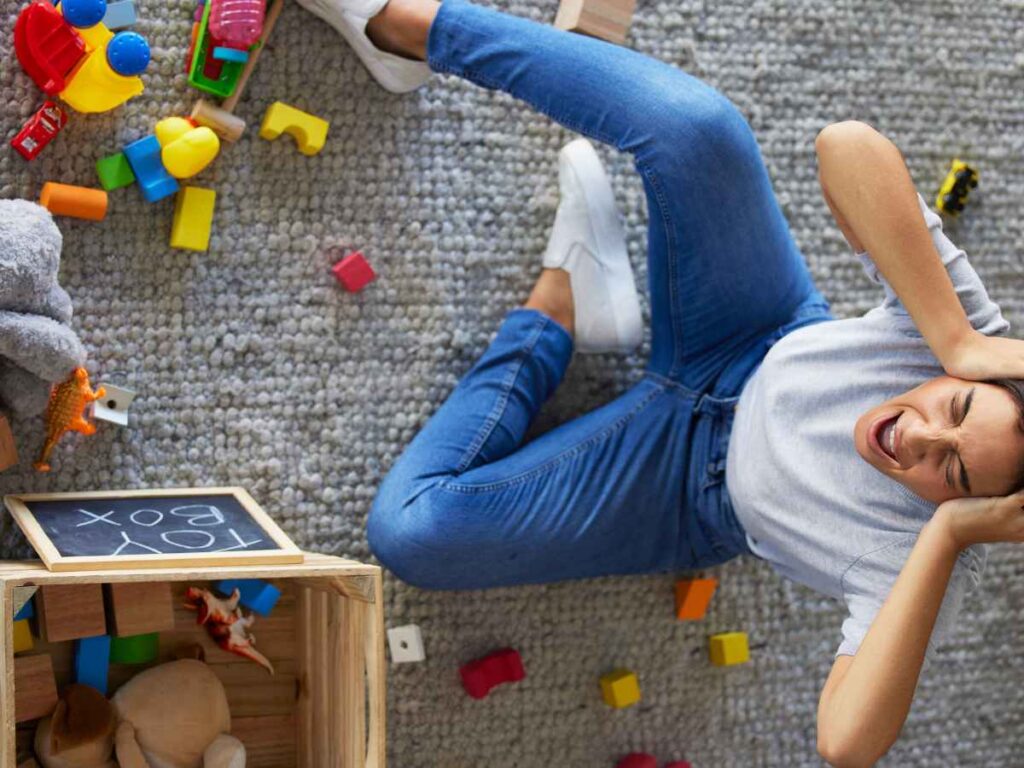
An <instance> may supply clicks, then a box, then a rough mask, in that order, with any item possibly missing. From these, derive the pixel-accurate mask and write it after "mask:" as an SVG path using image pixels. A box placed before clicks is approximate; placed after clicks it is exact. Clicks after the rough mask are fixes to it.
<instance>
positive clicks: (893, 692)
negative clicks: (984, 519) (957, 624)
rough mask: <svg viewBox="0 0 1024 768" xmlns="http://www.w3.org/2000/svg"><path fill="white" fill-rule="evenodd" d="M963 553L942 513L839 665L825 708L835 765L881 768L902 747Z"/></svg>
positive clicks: (824, 733)
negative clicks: (931, 642) (904, 730)
mask: <svg viewBox="0 0 1024 768" xmlns="http://www.w3.org/2000/svg"><path fill="white" fill-rule="evenodd" d="M959 551H960V547H959V546H958V545H957V543H956V540H955V539H954V538H953V536H952V535H951V533H950V529H949V526H948V524H947V523H946V518H945V517H944V516H940V515H938V514H936V516H935V517H933V518H932V520H931V521H929V522H928V523H927V524H926V525H925V526H924V528H923V529H922V530H921V534H920V536H918V539H917V543H916V544H915V545H914V548H913V550H912V551H911V553H910V557H908V558H907V562H906V564H904V566H903V569H902V570H901V571H900V575H899V577H898V578H897V579H896V583H895V584H893V587H892V591H891V592H890V593H889V597H888V599H886V601H885V603H884V604H883V605H882V608H881V609H880V610H879V612H878V615H877V616H876V617H875V620H874V621H873V622H872V624H871V628H870V629H869V630H868V633H867V635H865V637H864V640H863V642H862V643H861V645H860V648H859V649H858V650H857V655H856V656H840V657H839V658H838V659H836V661H835V663H834V664H833V665H832V672H831V674H829V676H828V680H827V681H826V682H825V687H824V688H823V690H822V692H821V699H820V700H819V702H818V752H819V753H821V756H822V757H823V758H824V759H825V760H827V761H828V762H829V763H830V764H831V765H835V766H842V767H843V768H845V767H846V766H870V765H874V764H875V762H876V761H877V760H878V759H879V758H881V757H882V756H883V755H884V754H885V753H886V752H888V751H889V748H890V747H891V746H892V745H893V744H894V743H895V741H896V738H897V737H898V736H899V734H900V730H901V729H902V728H903V721H904V720H906V718H907V713H908V712H909V711H910V704H911V702H912V701H913V698H914V690H915V689H916V688H917V679H918V676H919V674H920V672H921V665H922V664H923V663H924V656H925V651H926V650H927V648H928V640H929V638H930V637H931V634H932V629H933V628H934V626H935V620H936V618H937V617H938V615H939V609H940V608H941V607H942V599H943V597H944V595H945V593H946V585H947V584H948V583H949V578H950V576H951V575H952V573H953V567H954V566H955V565H956V558H957V554H958V553H959Z"/></svg>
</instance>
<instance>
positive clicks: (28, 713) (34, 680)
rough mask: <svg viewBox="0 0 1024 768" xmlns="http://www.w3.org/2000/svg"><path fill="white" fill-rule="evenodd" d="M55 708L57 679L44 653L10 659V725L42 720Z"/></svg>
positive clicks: (51, 661)
mask: <svg viewBox="0 0 1024 768" xmlns="http://www.w3.org/2000/svg"><path fill="white" fill-rule="evenodd" d="M56 706H57V680H56V678H55V677H54V676H53V660H52V659H51V658H50V654H48V653H39V654H34V655H32V656H15V657H14V722H16V723H24V722H26V721H28V720H37V719H39V718H40V717H46V716H47V715H49V714H50V713H51V712H53V709H54V707H56Z"/></svg>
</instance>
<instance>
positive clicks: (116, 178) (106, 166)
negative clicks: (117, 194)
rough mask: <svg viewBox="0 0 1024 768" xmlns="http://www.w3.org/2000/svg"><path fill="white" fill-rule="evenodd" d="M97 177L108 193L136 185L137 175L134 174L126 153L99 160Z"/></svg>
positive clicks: (97, 162)
mask: <svg viewBox="0 0 1024 768" xmlns="http://www.w3.org/2000/svg"><path fill="white" fill-rule="evenodd" d="M96 175H97V176H99V177H100V184H101V185H102V187H103V188H104V189H105V190H107V191H108V192H109V191H110V190H112V189H120V188H121V187H127V186H129V185H131V184H134V183H135V174H134V173H132V167H131V166H130V165H129V164H128V158H127V157H125V156H124V152H118V153H117V154H116V155H111V156H110V157H104V158H103V159H102V160H97V161H96Z"/></svg>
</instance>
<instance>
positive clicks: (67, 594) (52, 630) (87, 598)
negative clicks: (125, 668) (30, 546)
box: [36, 584, 107, 643]
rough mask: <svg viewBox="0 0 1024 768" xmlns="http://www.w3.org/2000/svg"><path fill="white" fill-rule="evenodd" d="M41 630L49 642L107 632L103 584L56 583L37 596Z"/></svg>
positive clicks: (42, 635) (45, 587)
mask: <svg viewBox="0 0 1024 768" xmlns="http://www.w3.org/2000/svg"><path fill="white" fill-rule="evenodd" d="M36 610H37V611H38V613H39V633H40V636H41V637H42V638H43V639H44V640H45V641H46V642H48V643H59V642H60V641H62V640H77V639H78V638H80V637H95V636H96V635H105V634H107V619H106V616H105V614H104V612H103V587H102V586H101V585H100V584H54V585H50V586H44V587H41V588H40V590H39V593H38V595H37V596H36Z"/></svg>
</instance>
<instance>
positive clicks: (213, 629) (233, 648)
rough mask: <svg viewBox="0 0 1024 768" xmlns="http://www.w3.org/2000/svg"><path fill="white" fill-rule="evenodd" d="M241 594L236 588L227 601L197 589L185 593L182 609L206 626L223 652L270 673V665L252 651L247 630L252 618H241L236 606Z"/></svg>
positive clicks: (252, 647)
mask: <svg viewBox="0 0 1024 768" xmlns="http://www.w3.org/2000/svg"><path fill="white" fill-rule="evenodd" d="M240 598H241V593H240V591H239V590H238V589H235V591H234V592H233V593H232V594H231V597H229V598H228V599H227V600H222V599H221V598H219V597H216V596H215V595H213V594H212V593H211V592H209V591H208V590H205V589H200V588H198V587H189V588H188V589H187V590H186V591H185V607H186V608H188V609H189V610H190V611H195V612H196V623H197V624H202V625H204V626H205V627H206V631H207V633H208V634H209V635H210V637H211V638H213V640H214V642H216V643H217V645H219V646H220V647H221V648H222V649H223V650H225V651H227V652H228V653H234V654H236V655H238V656H242V657H243V658H246V659H251V660H252V661H255V662H256V663H257V664H259V665H260V666H261V667H263V668H264V669H266V670H267V671H268V672H269V673H270V674H274V665H273V664H271V663H270V660H269V659H268V658H267V657H266V656H264V655H263V654H262V653H260V652H259V651H257V650H256V639H255V638H254V637H252V636H251V635H250V634H249V633H248V630H249V628H250V627H251V626H252V625H253V624H254V623H255V621H256V617H255V616H252V615H250V616H243V614H242V610H241V609H240V608H239V607H238V601H239V599H240Z"/></svg>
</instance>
